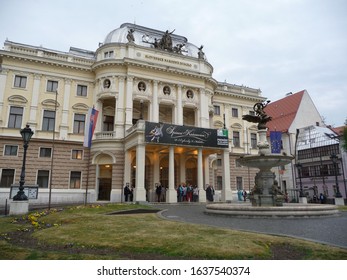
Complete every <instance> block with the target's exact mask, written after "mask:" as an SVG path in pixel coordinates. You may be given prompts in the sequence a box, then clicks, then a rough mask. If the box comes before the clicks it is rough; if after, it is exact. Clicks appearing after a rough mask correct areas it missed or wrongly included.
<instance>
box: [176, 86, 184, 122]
mask: <svg viewBox="0 0 347 280" xmlns="http://www.w3.org/2000/svg"><path fill="white" fill-rule="evenodd" d="M176 106H177V118H176V120H177V124H178V125H183V104H182V85H177V105H176Z"/></svg>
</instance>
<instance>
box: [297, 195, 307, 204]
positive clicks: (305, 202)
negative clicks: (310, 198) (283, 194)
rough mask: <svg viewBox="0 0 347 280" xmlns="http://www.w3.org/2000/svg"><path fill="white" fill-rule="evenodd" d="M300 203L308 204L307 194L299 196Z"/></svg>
mask: <svg viewBox="0 0 347 280" xmlns="http://www.w3.org/2000/svg"><path fill="white" fill-rule="evenodd" d="M299 203H302V204H307V197H306V196H302V197H299Z"/></svg>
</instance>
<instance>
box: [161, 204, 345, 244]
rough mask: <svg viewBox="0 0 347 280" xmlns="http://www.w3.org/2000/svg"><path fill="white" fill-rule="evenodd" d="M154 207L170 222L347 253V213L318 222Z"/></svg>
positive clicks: (186, 206)
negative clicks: (279, 238) (288, 239)
mask: <svg viewBox="0 0 347 280" xmlns="http://www.w3.org/2000/svg"><path fill="white" fill-rule="evenodd" d="M155 207H157V208H159V209H162V210H165V211H162V212H161V215H162V216H163V217H165V218H167V219H169V220H174V221H181V222H187V223H194V224H205V225H210V226H217V227H223V228H229V229H235V230H245V231H250V232H257V233H265V234H274V235H284V236H290V237H296V238H301V239H306V240H310V241H315V242H319V243H324V244H329V245H333V246H338V247H342V248H346V249H347V212H341V214H340V215H339V216H332V217H317V218H240V217H230V216H225V215H207V214H205V213H204V210H205V204H194V203H190V204H188V203H182V204H155Z"/></svg>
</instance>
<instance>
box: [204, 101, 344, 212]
mask: <svg viewBox="0 0 347 280" xmlns="http://www.w3.org/2000/svg"><path fill="white" fill-rule="evenodd" d="M269 102H270V101H266V102H263V103H256V104H255V105H254V106H253V109H254V112H255V115H243V116H242V118H243V119H244V120H246V121H248V122H253V123H257V124H258V144H257V147H258V149H259V152H258V154H257V155H245V156H243V157H241V158H239V159H238V160H237V161H238V162H239V163H240V164H241V165H243V166H248V167H254V168H258V169H259V172H258V173H257V174H256V176H255V186H254V188H253V190H252V192H251V194H250V201H251V205H249V203H242V204H240V203H212V204H208V205H206V210H205V213H206V214H223V215H232V216H244V217H293V216H294V217H307V216H327V215H336V214H338V213H339V211H338V210H337V207H336V206H335V205H317V204H315V205H308V204H299V203H284V195H283V193H282V191H281V190H280V189H279V187H278V183H277V181H276V180H275V174H274V173H273V172H272V171H271V168H273V167H276V166H281V165H286V164H288V163H290V162H291V161H292V160H293V158H294V157H293V156H290V155H286V154H274V153H271V149H270V145H269V143H268V141H267V139H266V132H267V128H266V124H267V123H268V122H269V121H271V117H270V116H268V115H267V114H266V113H265V111H264V108H265V107H266V106H267V104H268V103H269Z"/></svg>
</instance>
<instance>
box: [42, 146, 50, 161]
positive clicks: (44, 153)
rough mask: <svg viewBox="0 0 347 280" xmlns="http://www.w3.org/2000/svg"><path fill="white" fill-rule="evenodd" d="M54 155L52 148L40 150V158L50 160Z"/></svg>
mask: <svg viewBox="0 0 347 280" xmlns="http://www.w3.org/2000/svg"><path fill="white" fill-rule="evenodd" d="M51 155H52V148H42V147H41V148H40V157H47V158H50V157H51Z"/></svg>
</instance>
